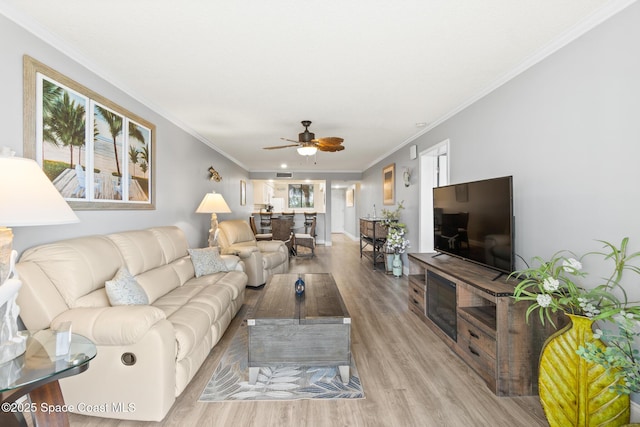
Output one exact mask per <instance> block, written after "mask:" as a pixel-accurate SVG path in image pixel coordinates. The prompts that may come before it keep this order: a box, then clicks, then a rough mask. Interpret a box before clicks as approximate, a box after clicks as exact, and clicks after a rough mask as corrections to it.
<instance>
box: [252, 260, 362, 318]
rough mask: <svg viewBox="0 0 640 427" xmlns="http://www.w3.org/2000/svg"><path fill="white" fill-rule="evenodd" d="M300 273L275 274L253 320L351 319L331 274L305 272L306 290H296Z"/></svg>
mask: <svg viewBox="0 0 640 427" xmlns="http://www.w3.org/2000/svg"><path fill="white" fill-rule="evenodd" d="M297 279H298V274H297V273H293V274H274V275H273V276H271V278H270V279H269V281H268V282H267V284H266V285H265V287H264V290H263V294H262V295H261V296H260V299H259V300H258V302H257V303H256V307H255V309H254V312H253V315H252V316H251V317H250V319H252V320H254V321H255V323H254V324H255V325H259V324H272V325H273V324H281V325H284V324H314V323H345V322H344V319H346V318H348V319H350V316H349V312H348V311H347V308H346V306H345V305H344V301H343V300H342V296H341V295H340V291H339V290H338V287H337V286H336V282H335V280H334V279H333V276H332V275H331V274H330V273H312V274H303V275H302V280H304V282H305V292H304V294H303V295H302V296H301V297H298V296H297V295H296V293H295V289H294V283H295V282H296V280H297Z"/></svg>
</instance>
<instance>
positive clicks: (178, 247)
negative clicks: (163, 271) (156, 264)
mask: <svg viewBox="0 0 640 427" xmlns="http://www.w3.org/2000/svg"><path fill="white" fill-rule="evenodd" d="M149 230H150V231H151V232H152V233H153V234H155V236H156V238H157V239H158V243H159V244H160V248H161V249H162V253H163V254H164V258H165V262H166V263H167V264H168V263H170V262H172V261H175V260H177V259H179V258H182V257H185V256H187V249H188V247H189V246H188V242H187V239H186V238H185V236H184V232H183V231H182V230H181V229H180V228H178V227H175V226H166V227H153V228H150V229H149Z"/></svg>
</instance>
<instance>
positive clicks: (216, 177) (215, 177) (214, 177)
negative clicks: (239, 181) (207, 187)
mask: <svg viewBox="0 0 640 427" xmlns="http://www.w3.org/2000/svg"><path fill="white" fill-rule="evenodd" d="M209 181H215V182H220V181H222V177H221V176H220V174H219V173H218V171H217V170H215V169H214V168H213V166H210V167H209Z"/></svg>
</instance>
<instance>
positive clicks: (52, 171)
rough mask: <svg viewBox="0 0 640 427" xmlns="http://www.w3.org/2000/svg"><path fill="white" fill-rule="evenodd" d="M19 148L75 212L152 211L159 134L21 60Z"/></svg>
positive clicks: (84, 89) (130, 115)
mask: <svg viewBox="0 0 640 427" xmlns="http://www.w3.org/2000/svg"><path fill="white" fill-rule="evenodd" d="M23 67H24V69H23V74H24V75H23V81H24V83H23V84H24V88H23V90H24V103H23V117H24V120H23V127H24V129H23V131H24V132H23V134H24V140H23V149H24V157H27V158H31V159H33V160H35V161H36V162H37V163H38V164H39V165H40V167H42V169H43V171H44V172H45V174H46V175H47V176H48V177H49V179H50V180H51V181H52V183H53V184H54V186H55V187H56V188H57V189H58V191H59V192H60V194H61V195H62V197H63V198H64V199H65V200H66V201H67V202H68V203H69V205H70V206H71V208H73V209H75V210H100V209H155V153H156V151H155V141H156V127H155V125H153V124H152V123H150V122H148V121H147V120H145V119H143V118H141V117H139V116H138V115H136V114H134V113H132V112H130V111H128V110H126V109H125V108H123V107H121V106H119V105H117V104H115V103H114V102H112V101H110V100H108V99H107V98H105V97H103V96H101V95H100V94H98V93H96V92H94V91H93V90H91V89H89V88H87V87H85V86H83V85H81V84H80V83H78V82H76V81H74V80H72V79H71V78H69V77H67V76H65V75H63V74H61V73H60V72H58V71H56V70H54V69H53V68H51V67H49V66H47V65H45V64H43V63H41V62H39V61H37V60H36V59H34V58H32V57H30V56H28V55H24V57H23Z"/></svg>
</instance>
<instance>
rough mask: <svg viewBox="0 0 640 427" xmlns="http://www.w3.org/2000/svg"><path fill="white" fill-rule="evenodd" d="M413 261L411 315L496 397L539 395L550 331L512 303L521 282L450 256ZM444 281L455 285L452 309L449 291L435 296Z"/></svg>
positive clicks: (519, 304) (524, 306) (523, 306)
mask: <svg viewBox="0 0 640 427" xmlns="http://www.w3.org/2000/svg"><path fill="white" fill-rule="evenodd" d="M408 256H409V271H410V273H409V288H408V294H409V300H408V302H409V309H410V310H411V311H412V312H414V313H416V314H417V315H418V317H420V319H422V320H423V321H424V322H425V323H426V324H427V326H428V327H429V328H430V329H431V330H432V331H433V332H435V333H436V335H438V336H439V337H440V338H441V339H442V340H443V341H444V342H445V343H446V344H447V345H448V346H449V347H450V348H451V349H452V350H453V351H454V352H455V353H456V354H457V355H458V356H459V357H460V358H462V359H463V360H464V361H465V362H466V363H467V364H468V365H469V366H470V367H471V368H473V370H474V371H476V373H477V374H478V375H479V376H480V377H481V378H482V379H483V380H484V381H485V382H486V384H487V386H488V387H489V388H490V389H491V391H493V392H494V393H495V394H496V395H498V396H526V395H532V394H537V389H538V387H537V386H538V383H537V381H538V380H537V379H538V358H539V355H540V351H541V348H542V344H543V343H544V340H545V339H546V337H547V336H548V335H549V333H550V332H551V331H550V330H549V328H547V329H545V328H543V327H542V326H541V325H540V323H539V322H538V321H537V319H536V318H535V317H533V318H532V319H531V321H530V324H527V323H526V318H525V313H526V311H527V308H528V305H527V304H526V303H525V302H517V303H516V301H515V300H514V299H513V298H512V296H513V291H514V286H515V283H516V282H515V281H507V279H506V276H505V277H500V278H498V279H496V272H495V271H493V270H490V269H488V268H485V267H482V266H479V265H477V264H473V263H471V262H468V261H464V260H461V259H458V258H454V257H451V256H449V255H439V256H438V257H434V254H430V253H429V254H419V253H410V254H408ZM440 281H442V282H444V283H446V284H448V285H451V284H452V285H453V287H451V288H450V289H454V290H452V291H450V292H451V293H452V296H451V297H450V298H447V300H449V301H453V302H452V303H449V304H447V303H446V302H444V301H441V300H444V299H445V295H444V294H446V291H447V289H444V291H445V292H438V291H437V290H434V289H435V288H437V287H438V283H437V282H440ZM430 287H431V291H430ZM438 304H440V307H438ZM445 309H446V310H445ZM443 311H444V312H448V313H449V315H448V316H445V318H444V320H443V319H442V317H438V315H439V314H441V313H442V312H443ZM447 327H449V330H448V333H447V332H445V330H446V329H447Z"/></svg>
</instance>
